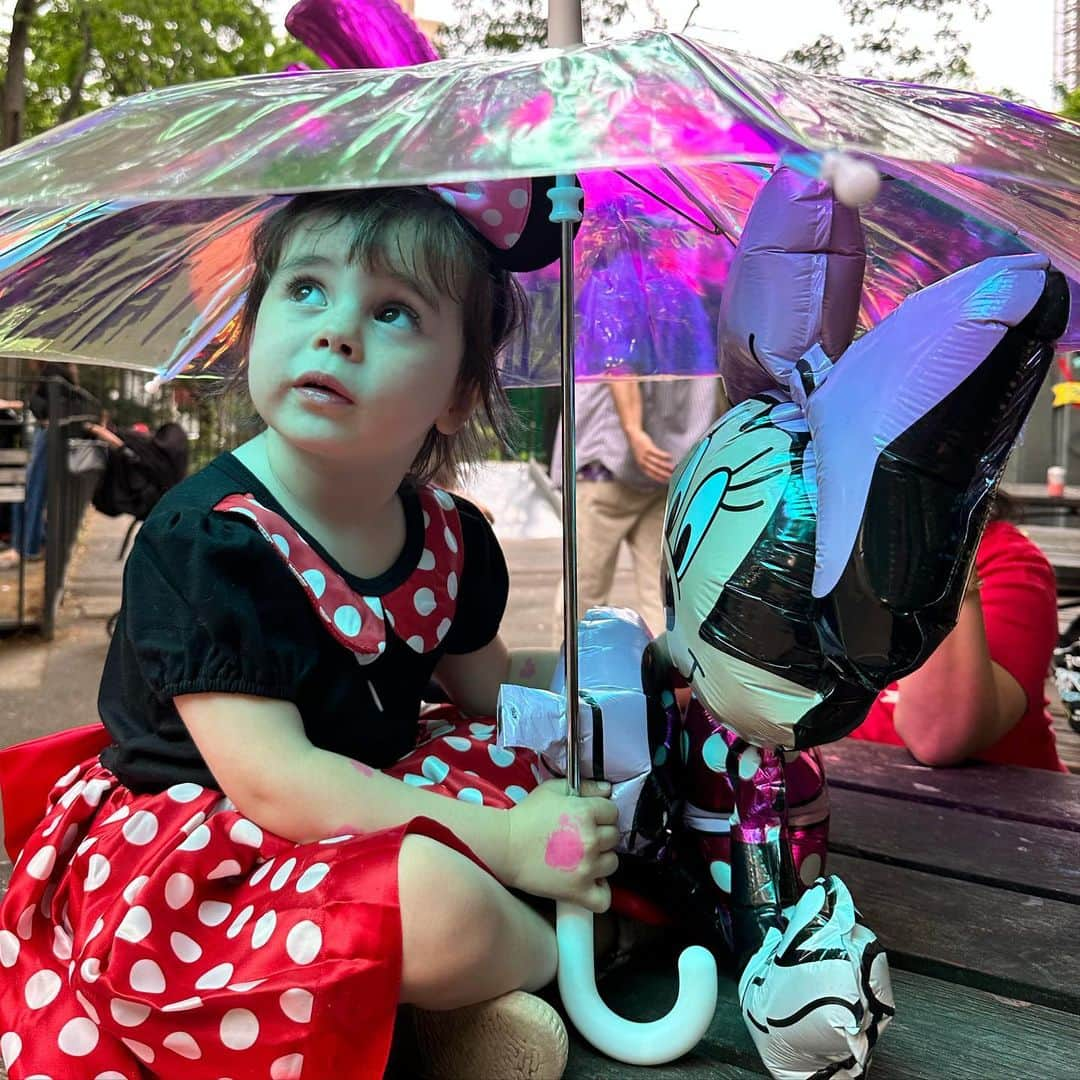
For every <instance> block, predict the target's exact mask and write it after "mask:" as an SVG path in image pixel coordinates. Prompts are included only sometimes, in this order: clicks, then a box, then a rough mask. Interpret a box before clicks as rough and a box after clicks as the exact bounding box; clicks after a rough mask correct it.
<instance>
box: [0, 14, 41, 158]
mask: <svg viewBox="0 0 1080 1080" xmlns="http://www.w3.org/2000/svg"><path fill="white" fill-rule="evenodd" d="M37 5H38V0H16V4H15V12H14V14H13V15H12V16H11V35H10V37H9V39H8V58H7V70H6V71H5V72H4V115H3V118H2V120H3V130H2V132H0V140H2V142H3V146H4V149H7V147H9V146H14V145H15V144H16V143H17V142H18V141H19V140H20V139H21V138H22V131H23V111H24V109H25V106H26V47H27V44H28V43H29V39H30V24H31V23H32V22H33V20H34V14H35V12H36V10H37Z"/></svg>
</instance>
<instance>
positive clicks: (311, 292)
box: [285, 278, 326, 306]
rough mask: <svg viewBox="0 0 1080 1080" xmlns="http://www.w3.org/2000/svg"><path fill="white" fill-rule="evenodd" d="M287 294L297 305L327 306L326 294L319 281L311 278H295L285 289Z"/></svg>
mask: <svg viewBox="0 0 1080 1080" xmlns="http://www.w3.org/2000/svg"><path fill="white" fill-rule="evenodd" d="M285 293H286V295H287V296H288V297H289V299H290V300H293V301H294V302H296V303H297V304H315V305H318V306H325V304H326V293H325V292H323V288H322V286H321V285H320V284H319V283H318V282H317V281H312V280H311V279H310V278H295V279H294V280H292V281H290V282H289V284H288V285H287V286H286V287H285Z"/></svg>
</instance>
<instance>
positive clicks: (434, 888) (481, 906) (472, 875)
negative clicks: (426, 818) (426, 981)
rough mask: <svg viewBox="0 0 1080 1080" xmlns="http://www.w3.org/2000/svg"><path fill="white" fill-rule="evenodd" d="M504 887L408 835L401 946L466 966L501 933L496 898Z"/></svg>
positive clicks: (401, 885) (401, 876) (402, 859)
mask: <svg viewBox="0 0 1080 1080" xmlns="http://www.w3.org/2000/svg"><path fill="white" fill-rule="evenodd" d="M496 890H502V886H501V885H500V884H499V883H498V882H497V881H496V880H495V879H494V878H492V877H491V876H490V875H489V874H488V873H487V872H486V871H484V870H482V869H481V868H480V867H479V866H477V865H476V863H474V862H473V861H472V860H471V859H469V858H467V857H466V856H464V855H462V854H460V853H459V852H457V851H454V850H453V849H452V848H448V847H446V845H445V844H440V843H439V842H438V841H437V840H432V839H431V838H430V837H427V836H415V835H413V836H407V837H406V838H405V841H404V843H403V844H402V846H401V854H400V856H399V857H398V896H399V903H400V907H401V932H402V947H403V949H404V950H405V956H406V961H407V962H408V960H409V958H410V954H413V955H414V956H419V957H425V956H426V955H427V954H433V955H430V957H429V959H430V961H431V962H432V963H433V964H438V963H440V962H441V961H440V955H441V957H443V958H445V959H446V960H447V961H451V960H453V959H455V958H456V960H457V962H460V963H467V962H468V961H469V960H470V959H472V958H475V957H479V956H482V955H484V954H485V953H486V952H488V951H489V950H490V949H491V948H492V947H493V946H494V945H495V943H496V941H497V938H498V934H499V929H500V927H499V925H498V924H499V921H500V920H499V918H498V914H497V912H495V911H492V910H491V909H492V907H493V906H494V905H493V904H492V903H491V899H492V897H493V896H494V894H495V891H496Z"/></svg>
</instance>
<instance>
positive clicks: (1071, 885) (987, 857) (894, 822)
mask: <svg viewBox="0 0 1080 1080" xmlns="http://www.w3.org/2000/svg"><path fill="white" fill-rule="evenodd" d="M829 795H830V800H831V803H832V815H831V817H830V822H829V848H830V850H832V851H836V852H838V853H839V854H841V855H854V856H858V857H862V858H870V859H875V860H877V861H878V862H885V863H889V864H891V865H895V866H905V867H907V868H908V869H914V870H925V871H928V872H930V873H939V874H942V875H943V876H946V877H955V878H959V879H961V880H964V881H977V882H980V883H981V884H983V885H991V886H994V887H996V888H1007V889H1011V890H1012V891H1014V892H1021V893H1025V894H1028V895H1031V896H1041V897H1043V898H1045V899H1050V900H1062V901H1065V902H1066V903H1074V904H1080V837H1078V836H1077V835H1076V833H1074V832H1070V831H1068V830H1066V829H1052V828H1049V827H1047V826H1045V825H1033V824H1031V823H1030V822H1018V821H1006V820H1004V819H1001V818H988V817H986V816H985V815H983V814H971V813H968V812H966V811H963V810H954V809H946V808H944V807H940V806H927V805H925V804H923V803H912V802H910V801H908V800H900V799H894V798H890V797H888V796H884V795H871V794H870V793H869V792H865V791H850V790H845V789H844V788H835V787H834V788H832V789H831V790H830V793H829ZM1077 920H1078V921H1080V909H1078V910H1077Z"/></svg>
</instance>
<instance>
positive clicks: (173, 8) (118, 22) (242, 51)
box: [4, 0, 322, 146]
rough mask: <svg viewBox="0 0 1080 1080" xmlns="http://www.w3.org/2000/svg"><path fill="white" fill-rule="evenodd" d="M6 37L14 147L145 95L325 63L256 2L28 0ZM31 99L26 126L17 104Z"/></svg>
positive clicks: (7, 133) (9, 130)
mask: <svg viewBox="0 0 1080 1080" xmlns="http://www.w3.org/2000/svg"><path fill="white" fill-rule="evenodd" d="M20 9H22V10H21V11H20ZM20 18H21V21H20ZM23 31H25V52H24V51H23V50H22V49H21V48H20V33H22V32H23ZM7 39H8V40H7V45H8V49H7V68H6V78H5V103H4V119H5V123H4V145H5V146H9V145H11V144H12V143H14V142H17V141H18V139H19V138H20V137H22V136H24V135H34V134H37V133H38V132H40V131H45V130H46V129H48V128H50V127H52V126H54V125H55V124H58V123H62V122H63V121H65V120H71V119H74V118H75V117H77V116H80V115H82V114H83V113H86V112H90V111H91V110H93V109H97V108H100V107H101V106H102V105H106V104H108V103H109V102H110V101H114V100H116V99H117V98H122V97H127V96H129V95H131V94H137V93H141V92H143V91H146V90H154V89H157V88H159V87H162V86H170V85H175V84H177V83H189V82H197V81H200V80H203V79H217V78H226V77H228V76H232V75H250V74H257V73H260V72H265V71H279V70H281V68H283V67H284V66H285V65H286V64H288V63H291V62H294V61H303V62H305V63H308V64H309V65H311V66H313V67H315V66H322V65H321V63H320V62H319V61H318V60H317V59H316V58H315V56H314V55H313V54H312V53H310V52H309V51H308V50H307V49H305V48H304V47H303V46H301V45H300V44H298V43H297V42H295V41H293V40H291V39H288V40H286V39H283V38H279V37H277V36H276V35H275V34H274V31H273V27H272V26H271V23H270V18H269V16H268V14H267V13H266V11H265V10H264V9H263V7H262V5H261V4H260V3H258V2H257V0H44V2H41V0H19V3H18V5H17V7H16V9H15V15H14V18H13V23H12V28H11V31H10V32H9V33H8V35H7ZM24 56H25V74H24V80H23V83H22V87H19V85H18V83H19V65H20V61H21V59H22V57H24ZM20 89H21V90H22V95H21V100H20V93H19V91H20ZM22 100H24V101H25V109H24V110H22V115H21V125H20V124H16V123H15V122H14V121H13V120H10V119H9V118H10V117H11V116H12V115H13V113H14V112H15V111H16V110H15V109H14V108H9V104H8V103H9V101H11V102H12V103H13V105H19V106H21V101H22Z"/></svg>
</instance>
